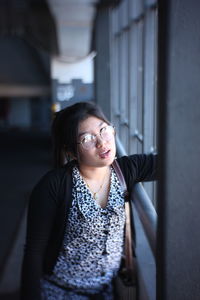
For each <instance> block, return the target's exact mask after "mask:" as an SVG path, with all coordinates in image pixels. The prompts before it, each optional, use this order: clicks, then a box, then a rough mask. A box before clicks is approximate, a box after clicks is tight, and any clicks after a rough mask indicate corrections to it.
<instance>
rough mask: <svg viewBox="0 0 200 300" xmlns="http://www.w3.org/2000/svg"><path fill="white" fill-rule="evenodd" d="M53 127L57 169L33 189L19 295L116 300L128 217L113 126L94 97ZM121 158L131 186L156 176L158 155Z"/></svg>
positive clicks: (57, 119) (31, 298)
mask: <svg viewBox="0 0 200 300" xmlns="http://www.w3.org/2000/svg"><path fill="white" fill-rule="evenodd" d="M52 128H53V131H52V132H53V144H54V157H55V169H54V170H52V171H49V172H48V173H47V174H46V175H44V176H43V177H42V179H41V180H40V181H39V183H38V184H37V185H36V187H35V188H34V190H33V192H32V195H31V199H30V204H29V212H28V225H27V237H26V248H25V254H24V260H23V268H22V294H21V299H23V300H40V299H42V300H64V299H73V300H76V299H77V300H89V299H104V300H109V299H110V300H111V299H113V290H112V280H113V278H114V277H115V276H116V274H117V272H118V270H119V266H120V261H121V256H122V252H123V242H124V223H125V212H124V197H123V192H122V190H121V186H120V183H119V180H118V178H117V175H116V173H115V171H114V168H113V167H112V163H113V161H114V159H115V155H116V145H115V130H114V128H113V126H112V125H111V124H110V123H109V122H108V120H107V119H106V118H105V116H104V114H103V113H102V111H101V110H100V108H99V107H97V106H96V105H95V104H93V103H91V102H81V103H77V104H74V105H72V106H70V107H67V108H65V109H63V110H62V111H60V112H59V113H57V115H56V117H55V119H54V122H53V127H52ZM66 159H67V161H68V163H66V164H65V162H66ZM118 163H119V165H120V167H121V169H122V171H123V173H124V176H125V180H126V183H127V185H128V189H129V190H131V188H132V186H133V184H134V183H135V182H139V181H144V180H153V179H154V177H155V176H154V175H155V158H154V156H153V155H132V156H127V157H122V158H119V159H118Z"/></svg>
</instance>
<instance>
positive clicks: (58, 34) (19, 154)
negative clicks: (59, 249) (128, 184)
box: [0, 0, 200, 300]
mask: <svg viewBox="0 0 200 300" xmlns="http://www.w3.org/2000/svg"><path fill="white" fill-rule="evenodd" d="M199 10H200V3H199V2H198V1H196V0H191V1H190V2H188V1H187V0H183V1H181V2H180V1H178V0H174V1H172V0H169V1H165V0H162V1H158V0H46V1H45V0H1V1H0V190H1V196H0V205H1V207H0V227H1V233H0V245H1V246H0V299H2V300H18V299H19V284H20V270H21V260H22V255H23V247H24V237H25V230H26V211H27V205H28V200H29V196H30V193H31V190H32V188H33V186H34V185H35V184H36V182H37V181H38V179H39V178H40V177H41V176H42V175H43V174H44V173H45V172H46V171H47V170H49V169H51V168H52V167H53V165H52V147H51V122H52V119H53V115H54V113H55V112H57V111H59V110H60V109H62V108H64V107H66V106H68V105H71V104H73V103H75V102H79V101H94V102H96V103H98V104H99V105H100V106H101V107H102V109H103V111H104V112H105V114H106V116H107V117H108V119H109V120H110V121H111V122H112V123H113V124H114V125H115V127H116V129H117V134H118V136H117V138H118V153H119V155H124V154H131V153H157V152H159V157H160V163H159V166H160V168H159V183H145V184H143V185H142V190H141V189H139V192H137V193H136V194H137V195H136V196H135V197H136V198H138V199H139V200H138V203H140V204H138V205H136V210H135V211H137V213H135V212H133V214H136V215H135V216H134V218H135V222H136V223H135V226H136V236H137V255H138V261H139V273H140V286H141V287H142V289H141V290H142V291H143V293H141V298H140V300H155V299H158V300H161V299H162V300H165V299H167V300H173V299H175V300H179V299H180V300H184V299H186V300H199V295H200V286H199V278H200V268H199V261H200V257H199V256H200V255H199V253H200V237H199V234H198V228H199V227H198V226H199V225H200V224H199V223H200V222H199V210H200V204H199V203H200V202H199V192H200V190H199V188H200V185H199V182H198V181H199V155H200V147H199V146H200V135H199V128H200V105H199V99H200V85H199V78H200V61H199V49H200V29H199V28H200V19H199V16H198V12H199ZM145 199H146V200H145ZM143 200H145V201H147V202H143ZM141 203H142V204H141ZM144 203H145V204H144ZM138 207H139V209H138ZM143 226H144V228H146V229H143ZM145 226H146V227H145ZM149 234H150V237H149ZM149 241H150V242H149ZM156 241H157V244H156ZM172 270H173V271H172ZM172 272H173V274H172ZM177 286H178V287H179V288H178V289H176V287H177ZM27 300H28V299H27Z"/></svg>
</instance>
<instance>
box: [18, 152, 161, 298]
mask: <svg viewBox="0 0 200 300" xmlns="http://www.w3.org/2000/svg"><path fill="white" fill-rule="evenodd" d="M117 160H118V163H119V165H120V167H121V170H122V172H123V174H124V177H125V180H126V183H127V187H128V191H129V192H130V191H131V190H132V188H133V185H134V183H136V182H140V181H151V180H155V177H156V156H155V155H152V154H150V155H145V154H142V155H137V154H136V155H131V156H124V157H121V158H119V159H117ZM73 166H74V163H73V162H71V163H68V164H66V165H65V166H64V167H62V168H59V169H55V170H51V171H49V172H48V173H47V174H45V175H44V176H43V177H42V178H41V180H40V181H39V182H38V184H37V185H36V186H35V188H34V189H33V191H32V194H31V197H30V202H29V208H28V218H27V234H26V244H25V253H24V259H23V264H22V277H21V298H20V299H21V300H40V299H41V296H40V278H41V277H42V276H43V274H50V273H51V272H52V269H53V266H54V265H55V263H56V259H57V257H58V254H59V250H60V248H61V245H62V241H63V236H64V231H65V227H66V221H67V215H68V212H69V208H70V206H71V203H72V201H71V200H72V198H71V195H72V176H71V171H72V168H73Z"/></svg>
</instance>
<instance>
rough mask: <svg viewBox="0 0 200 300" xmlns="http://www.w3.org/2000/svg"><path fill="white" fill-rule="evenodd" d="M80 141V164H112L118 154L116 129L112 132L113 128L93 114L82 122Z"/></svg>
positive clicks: (95, 165) (94, 165)
mask: <svg viewBox="0 0 200 300" xmlns="http://www.w3.org/2000/svg"><path fill="white" fill-rule="evenodd" d="M107 136H108V138H107ZM91 137H92V140H91ZM78 143H79V144H78V155H79V157H78V162H79V165H82V166H87V167H103V166H109V165H111V164H112V162H113V160H114V158H115V155H116V145H115V135H114V130H113V132H112V128H110V126H109V125H108V124H107V123H105V122H104V121H102V120H101V119H98V118H96V117H93V116H91V117H88V118H87V119H86V120H84V121H82V122H80V124H79V126H78ZM88 144H90V145H89V147H88Z"/></svg>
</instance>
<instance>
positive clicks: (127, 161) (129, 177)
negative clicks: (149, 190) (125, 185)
mask: <svg viewBox="0 0 200 300" xmlns="http://www.w3.org/2000/svg"><path fill="white" fill-rule="evenodd" d="M117 161H118V163H119V165H120V167H121V169H122V172H123V174H124V177H125V179H126V181H131V182H132V183H133V182H140V181H149V180H154V179H155V175H156V170H157V163H156V161H157V155H154V154H134V155H129V156H123V157H120V158H118V159H117Z"/></svg>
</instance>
